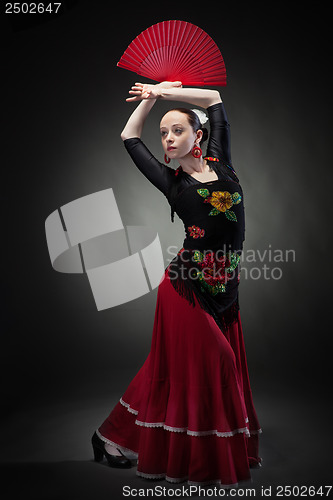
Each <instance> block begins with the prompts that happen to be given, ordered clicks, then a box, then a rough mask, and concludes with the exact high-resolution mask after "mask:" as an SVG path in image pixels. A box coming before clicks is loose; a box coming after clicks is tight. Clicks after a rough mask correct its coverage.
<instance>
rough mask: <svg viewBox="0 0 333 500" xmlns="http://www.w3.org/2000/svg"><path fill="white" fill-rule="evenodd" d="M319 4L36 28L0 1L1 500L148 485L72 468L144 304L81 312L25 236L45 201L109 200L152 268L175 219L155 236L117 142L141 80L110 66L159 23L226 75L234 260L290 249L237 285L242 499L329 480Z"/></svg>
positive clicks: (145, 189) (67, 13) (153, 142)
mask: <svg viewBox="0 0 333 500" xmlns="http://www.w3.org/2000/svg"><path fill="white" fill-rule="evenodd" d="M320 5H321V4H318V6H315V7H314V6H313V5H312V4H306V5H305V4H303V5H301V4H299V5H297V6H296V4H295V5H294V4H291V3H288V2H279V3H278V2H266V3H262V2H257V3H256V2H255V3H249V2H225V4H224V3H222V2H218V3H216V4H213V3H211V4H207V5H206V4H205V5H199V4H198V5H197V4H194V3H184V2H183V3H181V4H176V3H175V2H163V3H159V4H157V3H154V4H151V5H150V4H146V5H138V4H136V3H134V4H131V3H126V4H124V3H120V4H119V5H116V4H115V3H112V2H109V3H107V2H101V1H97V2H92V1H91V2H89V1H87V0H81V1H77V2H75V1H74V2H63V5H62V10H61V12H60V14H59V16H57V17H56V18H54V19H52V18H51V16H50V18H49V20H47V21H46V20H45V19H47V15H46V14H44V15H43V16H44V17H41V15H39V16H40V17H37V16H35V18H34V19H32V18H31V16H30V18H27V15H25V16H23V15H20V16H18V15H16V17H15V15H14V14H12V15H11V16H9V15H5V14H4V5H2V6H1V9H2V13H1V33H2V43H1V49H2V65H1V66H2V77H1V82H2V92H1V93H2V97H3V103H2V112H1V114H2V134H1V135H2V148H1V150H2V162H1V163H2V176H1V177H2V183H1V184H2V190H1V200H2V250H3V257H2V263H3V266H2V276H3V279H2V292H3V295H2V304H3V306H4V314H3V319H2V325H3V333H2V349H1V366H2V370H3V375H2V381H3V384H2V396H1V400H2V403H3V409H2V419H3V423H2V430H3V436H2V446H1V449H2V457H1V460H2V463H3V467H4V468H5V469H6V470H7V471H8V473H9V472H10V473H11V474H10V477H14V478H15V479H18V478H21V480H20V481H16V480H15V481H14V482H12V483H9V484H10V488H11V491H12V493H11V494H13V492H16V493H17V492H19V493H22V495H23V492H24V497H25V498H47V499H49V498H61V499H62V498H78V499H79V498H95V495H97V496H99V497H100V498H110V497H111V495H114V497H115V495H116V494H117V495H119V497H121V488H122V486H123V485H126V484H132V485H133V487H136V488H147V487H148V486H149V487H152V486H153V485H154V483H148V486H147V482H145V481H143V480H139V479H137V478H136V477H135V470H133V469H132V470H131V471H114V470H111V469H109V468H107V467H102V466H100V465H97V464H95V463H93V462H91V458H92V456H91V455H92V453H91V450H90V443H89V440H90V436H91V434H92V433H93V431H94V430H95V428H96V427H98V426H99V425H100V424H101V422H102V421H103V420H104V418H105V417H106V416H107V415H108V413H109V411H110V410H111V409H112V407H113V405H114V404H115V402H116V401H117V400H118V399H119V397H120V396H121V394H122V393H123V392H124V390H125V389H126V387H127V385H128V383H129V382H130V380H131V379H132V378H133V376H134V375H135V373H136V372H137V370H138V369H139V368H140V366H141V365H142V363H143V362H144V360H145V358H146V356H147V354H148V352H149V347H150V339H151V331H152V325H153V319H154V307H155V302H156V292H157V291H156V290H154V291H153V292H151V293H149V294H148V295H146V296H143V297H141V298H139V299H137V300H135V301H132V302H129V303H127V304H123V305H121V306H118V307H115V308H112V309H107V310H105V311H100V312H98V311H97V309H96V306H95V303H94V300H93V296H92V293H91V290H90V287H89V283H88V280H87V278H86V276H84V275H74V274H61V273H57V272H55V271H54V270H53V269H52V266H51V263H50V259H49V255H48V250H47V245H46V238H45V230H44V224H45V219H46V218H47V217H48V215H49V214H50V213H51V212H53V211H54V210H56V209H57V208H59V207H60V206H62V205H64V204H66V203H68V202H70V201H72V200H75V199H76V198H80V197H82V196H85V195H88V194H91V193H94V192H97V191H100V190H103V189H107V188H109V187H112V188H113V190H114V193H115V196H116V200H117V204H118V207H119V210H120V213H121V216H122V220H123V222H124V224H126V225H147V226H150V227H152V228H154V229H155V230H156V231H157V232H158V233H159V236H160V240H161V244H162V249H163V254H164V257H165V262H166V264H167V262H168V259H169V258H170V255H169V253H168V250H167V249H168V247H169V245H173V246H174V248H180V247H181V245H182V241H183V228H182V224H181V222H180V221H179V220H176V222H175V224H173V225H172V224H171V222H170V216H169V207H168V205H167V203H166V201H165V199H164V197H163V196H162V195H161V194H160V193H159V192H158V191H157V190H156V189H155V188H154V187H153V186H152V185H150V184H149V182H148V181H147V180H146V179H145V178H144V177H143V176H142V175H141V174H140V172H138V171H136V169H135V167H134V166H133V164H132V163H131V161H130V159H129V158H128V156H127V154H126V152H125V150H124V148H123V145H122V142H121V139H120V132H121V130H122V127H123V126H124V124H125V122H126V119H127V117H128V116H129V114H130V112H131V111H132V110H133V109H134V104H129V103H126V102H125V98H126V97H127V91H128V89H129V88H130V86H131V85H132V83H133V82H135V81H138V80H139V81H140V80H142V78H141V77H139V78H138V77H137V76H136V75H135V74H134V73H131V72H129V71H126V70H123V69H120V68H117V66H116V63H117V61H118V60H119V58H120V56H121V55H122V53H123V51H124V50H125V49H126V47H127V46H128V45H129V43H130V42H131V41H132V39H133V38H134V37H135V36H137V35H138V34H139V33H140V32H141V31H143V30H144V29H146V28H147V27H148V26H150V25H152V24H154V23H157V22H160V21H163V20H168V19H181V20H185V21H189V22H191V23H193V24H196V25H198V26H200V27H201V28H202V29H203V30H205V31H206V32H207V33H208V34H209V35H210V36H211V37H212V38H213V39H214V41H215V42H216V43H217V45H218V46H219V48H220V49H221V51H222V54H223V57H224V60H225V63H226V67H227V74H228V85H227V87H225V88H221V89H219V90H220V91H221V95H222V98H223V100H224V103H225V106H226V109H227V112H228V117H229V121H230V123H231V131H232V158H233V164H234V167H235V169H236V170H237V172H238V174H239V177H240V179H241V183H242V186H243V190H244V192H245V195H246V210H247V231H246V245H245V251H247V250H251V249H254V250H259V251H261V252H262V251H264V250H265V249H268V248H271V249H272V251H274V250H277V249H278V250H281V251H282V252H285V251H286V250H289V249H293V250H295V255H296V259H295V262H293V261H289V262H284V263H269V262H268V261H265V263H266V264H267V265H268V266H269V267H276V266H279V267H281V269H282V271H283V276H282V279H280V280H274V279H268V280H265V279H263V278H261V279H259V280H255V279H244V280H243V282H242V284H241V292H240V293H241V311H242V322H243V328H244V336H245V343H246V349H247V355H248V364H249V371H250V377H251V381H252V390H253V395H254V400H255V404H256V408H257V413H258V416H259V420H260V422H261V425H262V427H263V430H264V433H263V434H262V441H261V442H262V449H261V450H262V451H261V454H262V456H263V459H264V467H263V468H262V469H260V470H258V471H254V473H253V483H252V487H253V485H254V487H256V488H257V489H258V495H259V491H260V487H261V485H266V486H268V485H278V484H281V485H286V484H291V485H301V484H305V485H311V484H315V485H318V486H319V485H320V484H325V483H326V484H328V483H329V479H330V478H331V471H330V465H331V463H330V462H331V459H330V453H329V449H330V445H331V444H332V440H331V431H330V406H331V405H330V400H331V381H332V375H331V334H332V328H331V326H330V323H329V321H328V316H329V313H330V298H331V283H332V278H331V272H330V250H331V248H330V241H331V238H330V234H331V184H332V175H331V154H330V142H329V141H330V140H331V127H330V125H331V106H330V104H331V103H330V101H331V99H330V93H331V92H330V78H331V76H330V74H331V68H330V53H329V45H328V43H329V37H328V34H329V27H328V25H327V22H326V20H327V18H328V16H329V12H328V9H323V8H322V10H320ZM322 5H323V4H322ZM171 106H172V104H170V103H157V105H156V106H155V107H154V109H153V111H152V113H151V116H150V117H149V121H148V123H147V126H146V127H145V131H144V136H143V139H144V140H145V142H146V143H147V144H148V146H149V147H150V149H151V150H152V151H153V152H154V154H156V156H159V157H160V158H161V157H162V149H161V146H160V144H159V134H158V126H157V124H158V123H159V119H160V117H161V116H162V115H163V113H164V112H165V110H166V109H168V107H171ZM174 166H177V165H174ZM260 265H261V266H262V264H260V263H259V264H258V263H248V264H245V267H247V268H248V269H249V270H250V269H251V267H253V266H255V267H256V266H259V267H260ZM327 312H328V313H327ZM12 473H13V474H12ZM156 484H157V483H156ZM159 484H162V485H165V486H166V487H167V488H171V487H172V486H171V485H169V484H168V483H165V482H162V483H159ZM73 492H75V494H74V493H73ZM11 494H9V496H8V497H6V498H13V496H11ZM73 495H74V496H73ZM97 496H96V498H97Z"/></svg>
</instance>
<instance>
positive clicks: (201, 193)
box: [197, 188, 209, 198]
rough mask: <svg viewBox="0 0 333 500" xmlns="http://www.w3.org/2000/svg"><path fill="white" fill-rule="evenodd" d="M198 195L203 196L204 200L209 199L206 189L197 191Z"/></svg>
mask: <svg viewBox="0 0 333 500" xmlns="http://www.w3.org/2000/svg"><path fill="white" fill-rule="evenodd" d="M197 193H199V194H200V196H202V197H203V198H207V196H208V195H209V191H208V189H204V188H201V189H197Z"/></svg>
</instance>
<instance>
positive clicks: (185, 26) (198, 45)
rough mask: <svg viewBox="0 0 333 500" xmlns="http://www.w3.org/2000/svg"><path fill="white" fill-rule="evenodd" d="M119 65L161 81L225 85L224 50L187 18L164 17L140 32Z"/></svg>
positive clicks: (196, 84) (199, 84) (195, 84)
mask: <svg viewBox="0 0 333 500" xmlns="http://www.w3.org/2000/svg"><path fill="white" fill-rule="evenodd" d="M117 66H120V67H121V68H125V69H128V70H130V71H134V72H135V73H137V74H138V75H142V76H145V77H147V78H150V79H152V80H157V81H158V82H163V81H171V82H174V81H177V80H180V81H181V82H182V83H183V85H194V86H207V85H213V86H220V85H222V86H225V85H226V84H227V74H226V69H225V64H224V61H223V57H222V54H221V52H220V51H219V49H218V47H217V45H216V43H215V42H214V41H213V40H212V38H211V37H210V36H209V35H207V33H205V31H203V30H202V29H200V28H198V26H195V25H194V24H191V23H187V22H185V21H163V22H161V23H157V24H154V25H153V26H151V27H150V28H148V29H146V30H145V31H143V32H142V33H140V35H138V36H137V37H136V38H135V39H134V40H133V42H131V43H130V45H129V46H128V47H127V49H126V50H125V52H124V54H123V55H122V57H121V59H120V61H119V62H118V64H117Z"/></svg>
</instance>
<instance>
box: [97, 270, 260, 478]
mask: <svg viewBox="0 0 333 500" xmlns="http://www.w3.org/2000/svg"><path fill="white" fill-rule="evenodd" d="M259 432H261V429H260V426H259V422H258V419H257V415H256V412H255V409H254V405H253V400H252V393H251V389H250V383H249V376H248V369H247V363H246V356H245V348H244V341H243V333H242V327H241V321H240V315H239V313H238V317H237V319H236V320H235V321H234V323H233V324H232V325H230V326H229V327H228V328H227V329H225V330H224V331H223V333H222V331H221V328H219V326H218V325H217V323H216V322H215V320H214V319H213V317H212V316H211V315H210V314H208V313H207V311H205V310H204V309H202V308H201V307H200V305H199V304H198V302H197V300H196V299H195V303H194V305H191V304H190V303H189V302H188V301H187V300H186V298H184V297H182V296H180V295H179V294H178V293H177V292H176V290H175V289H174V287H173V286H172V284H171V282H170V279H169V276H168V270H166V272H165V275H164V277H163V279H162V281H161V283H160V285H159V289H158V295H157V304H156V311H155V321H154V327H153V335H152V344H151V350H150V353H149V355H148V357H147V359H146V361H145V363H144V364H143V366H142V367H141V369H140V370H139V372H138V373H137V375H136V376H135V377H134V379H133V380H132V382H131V383H130V385H129V386H128V388H127V390H126V392H125V393H124V394H123V396H122V398H121V399H120V401H119V403H117V405H116V406H115V407H114V409H113V410H112V412H111V414H110V415H109V417H108V418H107V419H106V420H105V421H104V423H103V424H102V425H101V426H100V428H99V429H98V434H99V436H100V437H101V439H103V440H104V441H105V442H108V443H110V444H114V445H116V446H117V447H119V448H120V449H121V450H122V451H123V453H124V454H125V455H127V456H128V457H129V458H134V457H137V458H138V469H137V474H138V475H139V476H142V477H144V478H152V479H154V478H156V479H157V478H165V479H167V480H168V481H171V482H182V481H188V482H189V484H197V483H198V484H203V483H205V484H213V483H214V484H222V485H224V486H228V485H235V484H237V483H238V482H239V481H242V480H248V479H250V471H249V468H250V466H251V465H255V464H258V463H260V458H259V456H258V434H259Z"/></svg>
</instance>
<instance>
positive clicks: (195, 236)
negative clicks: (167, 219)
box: [124, 103, 244, 251]
mask: <svg viewBox="0 0 333 500" xmlns="http://www.w3.org/2000/svg"><path fill="white" fill-rule="evenodd" d="M207 112H208V117H209V122H210V137H209V141H208V146H207V153H206V155H207V156H209V157H214V158H217V159H218V160H219V162H215V161H214V162H213V161H210V162H209V165H210V167H211V168H212V169H213V170H214V171H215V172H216V174H217V176H218V179H217V180H215V181H208V182H200V181H198V180H197V179H195V178H194V177H192V176H191V175H189V174H187V173H186V172H184V171H183V170H178V171H175V170H174V169H172V168H170V167H168V166H166V165H164V164H163V163H161V162H159V161H158V160H157V159H156V158H155V157H154V156H153V155H152V153H151V152H150V151H149V150H148V148H147V147H146V146H145V144H144V143H143V142H142V141H141V139H139V138H138V137H135V138H131V139H126V140H125V141H124V144H125V147H126V149H127V151H128V152H129V154H130V156H131V157H132V159H133V161H134V163H135V164H136V166H137V167H138V168H139V170H141V172H142V173H143V174H144V175H145V177H147V179H148V180H149V181H150V182H151V183H152V184H153V185H154V186H156V187H157V189H159V190H160V191H161V192H162V193H163V194H164V195H165V196H166V197H167V199H168V201H169V203H170V204H171V205H172V206H173V207H174V210H175V212H176V213H177V214H178V216H179V217H180V219H181V220H182V221H183V223H184V228H185V233H186V238H185V240H184V244H183V246H184V248H185V249H198V250H200V251H203V250H208V249H209V250H212V251H217V250H220V249H221V250H225V251H229V250H231V251H240V250H241V249H242V246H243V240H244V204H243V193H242V189H241V186H240V184H239V181H238V178H237V176H236V174H235V172H234V170H233V168H232V165H231V157H230V125H229V123H228V119H227V115H226V112H225V109H224V106H223V104H222V103H218V104H214V105H212V106H210V107H209V108H207Z"/></svg>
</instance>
